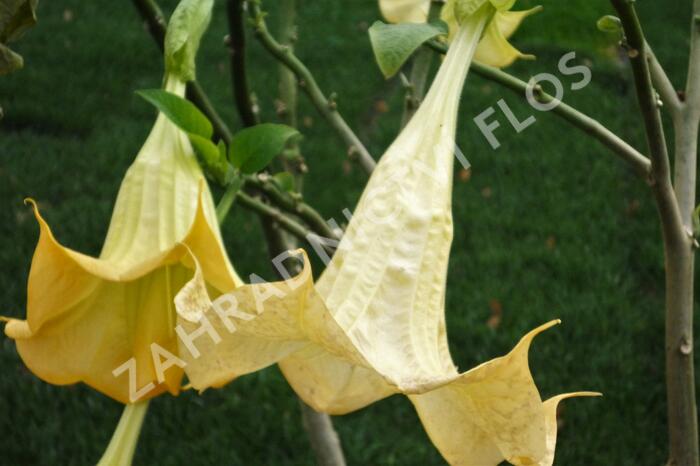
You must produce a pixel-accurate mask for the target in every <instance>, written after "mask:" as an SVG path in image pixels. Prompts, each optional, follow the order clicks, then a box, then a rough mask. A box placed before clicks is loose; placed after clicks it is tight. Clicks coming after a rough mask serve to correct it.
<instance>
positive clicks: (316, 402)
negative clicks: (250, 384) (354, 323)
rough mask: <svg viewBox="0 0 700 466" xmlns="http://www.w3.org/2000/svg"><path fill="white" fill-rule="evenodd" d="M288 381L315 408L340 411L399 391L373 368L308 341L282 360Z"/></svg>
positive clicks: (281, 365) (369, 402) (337, 413)
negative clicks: (355, 362)
mask: <svg viewBox="0 0 700 466" xmlns="http://www.w3.org/2000/svg"><path fill="white" fill-rule="evenodd" d="M279 366H280V369H281V370H282V373H283V374H284V377H285V378H286V379H287V382H289V385H291V387H292V388H293V389H294V391H295V392H296V393H297V394H298V395H299V397H300V398H301V399H302V400H304V402H305V403H306V404H308V405H309V406H311V407H312V408H314V409H315V410H316V411H319V412H323V413H328V414H334V415H340V414H347V413H350V412H353V411H357V410H358V409H362V408H364V407H365V406H368V405H370V404H372V403H374V402H376V401H379V400H381V399H383V398H386V397H388V396H391V395H393V394H395V393H399V389H398V388H397V387H395V386H393V385H391V384H390V383H388V382H387V381H386V379H384V378H383V377H382V376H381V375H379V373H378V372H377V371H375V370H374V369H371V368H368V367H364V366H361V365H357V364H354V363H352V362H350V361H348V360H347V359H345V358H343V357H340V356H336V355H334V354H331V353H329V352H328V351H327V350H326V349H325V348H324V347H323V346H321V345H317V344H309V345H307V346H305V347H304V348H303V349H301V350H299V351H297V352H295V353H294V354H292V355H291V356H288V357H287V358H285V359H284V360H282V361H280V363H279Z"/></svg>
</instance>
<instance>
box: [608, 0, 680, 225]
mask: <svg viewBox="0 0 700 466" xmlns="http://www.w3.org/2000/svg"><path fill="white" fill-rule="evenodd" d="M611 2H612V4H613V7H614V8H615V10H616V11H617V13H618V15H619V16H620V21H621V22H622V27H623V29H624V32H625V38H626V39H625V40H626V45H627V48H628V55H629V57H630V64H631V66H632V74H633V76H634V83H635V89H636V91H637V101H638V102H639V107H640V110H641V112H642V120H643V123H644V129H645V131H646V135H647V146H648V149H649V154H650V158H651V161H652V167H651V174H650V183H651V185H652V187H654V192H655V194H656V197H657V199H658V202H659V209H660V214H661V216H662V220H663V222H662V223H663V224H664V226H665V233H666V234H668V235H671V236H674V235H677V234H678V231H683V228H682V221H681V217H680V212H679V209H678V203H677V201H676V197H675V195H674V193H673V187H672V184H671V168H670V162H669V157H668V148H667V145H666V137H665V136H664V129H663V123H662V121H661V113H660V111H659V103H658V100H657V98H656V92H655V91H654V86H653V85H652V81H651V72H650V70H649V63H648V62H647V60H646V40H645V39H644V34H643V32H642V27H641V24H640V23H639V18H638V17H637V13H636V11H635V9H634V6H633V4H632V3H630V2H629V1H627V0H611Z"/></svg>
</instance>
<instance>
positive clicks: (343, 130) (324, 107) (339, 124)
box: [248, 1, 375, 170]
mask: <svg viewBox="0 0 700 466" xmlns="http://www.w3.org/2000/svg"><path fill="white" fill-rule="evenodd" d="M258 3H259V2H258V1H251V2H249V3H248V4H249V5H250V7H251V15H252V18H253V21H254V30H255V35H256V37H257V38H258V40H259V41H260V43H261V44H262V45H263V47H265V49H266V50H267V51H268V52H270V54H271V55H272V56H273V57H275V58H276V59H277V60H279V61H280V62H281V63H283V64H284V65H285V66H287V67H288V68H289V69H290V70H291V71H292V72H293V73H294V75H295V76H296V77H297V80H298V82H299V87H300V88H301V89H302V91H304V93H305V94H306V95H307V96H308V97H309V99H310V100H311V102H312V103H313V105H314V106H315V107H316V109H317V110H318V111H319V113H320V114H321V115H322V116H323V117H324V118H325V119H326V121H328V123H329V124H330V125H331V127H332V128H333V129H334V130H335V132H336V133H337V134H338V136H340V138H341V139H342V140H343V141H344V142H345V143H346V144H347V145H348V155H350V156H357V157H358V158H359V161H360V164H361V165H362V166H363V167H364V168H365V170H371V169H372V167H373V166H374V163H375V162H374V159H373V158H372V156H371V155H370V153H369V151H368V150H367V148H366V147H365V146H364V144H362V141H360V138H358V137H357V135H356V134H355V133H354V132H353V131H352V129H351V128H350V126H349V125H348V124H347V123H346V122H345V120H344V119H343V117H342V116H341V115H340V113H338V110H337V108H336V103H335V102H334V101H331V100H329V99H328V98H327V97H326V96H325V94H324V93H323V91H321V88H320V87H319V86H318V84H317V83H316V80H315V79H314V77H313V75H312V74H311V72H310V71H309V69H308V68H307V67H306V66H305V65H304V64H303V63H302V62H301V60H299V58H297V57H296V55H294V53H293V52H292V51H291V50H290V48H289V47H286V46H284V45H282V44H280V43H279V42H277V41H276V40H275V38H274V37H272V35H271V34H270V31H269V30H268V28H267V24H266V23H265V19H264V14H263V13H262V11H261V10H260V5H259V4H258Z"/></svg>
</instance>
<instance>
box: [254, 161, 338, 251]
mask: <svg viewBox="0 0 700 466" xmlns="http://www.w3.org/2000/svg"><path fill="white" fill-rule="evenodd" d="M265 178H266V176H265V175H256V176H251V177H249V178H247V179H246V181H247V183H248V184H249V185H250V186H253V187H255V188H257V189H259V190H260V191H261V192H262V193H263V194H265V197H267V198H268V199H270V201H271V202H273V203H274V204H276V205H277V206H279V207H280V208H282V209H284V210H285V211H287V212H289V213H291V214H294V215H297V216H299V217H300V218H301V219H302V220H304V222H305V223H307V224H308V225H309V226H310V227H311V229H312V230H313V231H314V232H315V233H317V234H319V235H322V236H324V237H325V238H334V239H337V235H336V233H335V232H334V231H333V229H332V228H331V227H330V226H329V225H328V223H326V221H325V220H324V219H323V217H322V216H321V214H319V213H318V211H317V210H315V209H314V208H312V207H311V206H310V205H308V204H306V203H305V202H303V201H302V200H301V199H300V198H294V197H292V196H290V195H289V194H287V193H283V192H281V191H280V190H279V189H277V187H276V186H274V185H273V184H272V183H270V182H269V181H267V180H266V179H265Z"/></svg>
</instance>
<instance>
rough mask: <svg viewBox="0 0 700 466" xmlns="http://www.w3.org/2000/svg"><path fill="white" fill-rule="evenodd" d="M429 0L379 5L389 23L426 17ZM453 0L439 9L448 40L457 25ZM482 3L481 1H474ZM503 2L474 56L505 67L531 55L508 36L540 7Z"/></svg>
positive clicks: (391, 1)
mask: <svg viewBox="0 0 700 466" xmlns="http://www.w3.org/2000/svg"><path fill="white" fill-rule="evenodd" d="M430 2H431V0H379V8H380V10H381V12H382V15H383V16H384V18H385V19H386V20H387V21H389V22H391V23H424V22H425V21H427V20H428V12H429V10H430ZM455 3H456V2H455V1H454V0H449V1H448V2H447V4H446V5H445V7H444V8H443V9H442V12H441V15H440V16H441V18H442V19H443V20H444V21H445V22H446V23H447V24H448V25H449V28H450V36H449V37H450V40H451V39H452V38H453V37H454V34H455V31H456V30H457V28H458V24H457V20H456V18H455V14H454V4H455ZM475 3H484V2H475ZM499 3H506V4H507V5H506V6H507V8H505V7H504V8H503V9H499V10H497V11H496V13H495V14H494V18H493V20H492V21H490V22H489V24H488V25H487V26H486V28H485V30H484V31H483V35H482V37H481V39H480V41H479V45H478V47H477V48H476V51H475V52H474V60H475V61H478V62H480V63H484V64H486V65H490V66H495V67H497V68H504V67H506V66H509V65H511V64H512V63H513V62H514V61H516V60H518V59H531V58H534V57H533V56H532V55H528V54H524V53H522V52H520V51H519V50H518V49H516V48H515V47H513V46H512V45H511V44H510V43H509V42H508V39H509V38H510V37H511V36H512V35H513V34H515V31H516V30H517V29H518V28H519V27H520V24H521V23H522V22H523V20H524V19H525V18H527V17H528V16H530V15H532V14H534V13H537V12H538V11H540V9H541V8H540V7H535V8H531V9H529V10H524V11H510V7H511V6H512V4H513V3H514V1H508V2H499Z"/></svg>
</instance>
